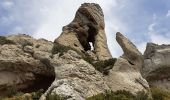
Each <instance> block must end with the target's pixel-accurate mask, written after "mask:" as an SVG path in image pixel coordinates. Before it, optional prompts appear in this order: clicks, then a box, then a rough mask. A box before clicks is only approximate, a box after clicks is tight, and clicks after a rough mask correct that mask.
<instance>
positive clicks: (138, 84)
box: [105, 32, 149, 93]
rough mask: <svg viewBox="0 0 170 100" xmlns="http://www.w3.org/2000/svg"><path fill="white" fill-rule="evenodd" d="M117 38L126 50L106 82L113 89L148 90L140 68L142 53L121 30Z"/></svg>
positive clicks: (134, 91)
mask: <svg viewBox="0 0 170 100" xmlns="http://www.w3.org/2000/svg"><path fill="white" fill-rule="evenodd" d="M116 40H117V42H118V43H119V45H120V46H121V48H122V49H123V51H124V54H123V55H122V56H121V57H119V58H118V59H117V61H116V63H115V65H114V66H113V68H112V69H111V70H110V73H109V75H108V76H106V77H105V78H106V82H107V84H108V86H109V87H111V90H112V91H116V90H127V91H130V92H132V93H136V92H138V91H146V92H147V91H148V90H149V85H148V83H147V81H146V80H145V79H144V78H143V77H142V75H141V73H140V68H142V65H143V57H142V54H141V53H140V52H139V51H138V49H137V48H136V46H135V45H134V44H133V43H132V42H131V41H130V40H129V39H127V38H126V37H125V36H123V35H122V34H121V33H120V32H117V33H116Z"/></svg>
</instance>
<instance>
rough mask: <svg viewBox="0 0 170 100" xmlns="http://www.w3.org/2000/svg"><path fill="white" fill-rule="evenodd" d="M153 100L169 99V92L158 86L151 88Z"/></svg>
mask: <svg viewBox="0 0 170 100" xmlns="http://www.w3.org/2000/svg"><path fill="white" fill-rule="evenodd" d="M151 92H152V97H153V100H170V92H167V91H164V90H162V89H160V88H151Z"/></svg>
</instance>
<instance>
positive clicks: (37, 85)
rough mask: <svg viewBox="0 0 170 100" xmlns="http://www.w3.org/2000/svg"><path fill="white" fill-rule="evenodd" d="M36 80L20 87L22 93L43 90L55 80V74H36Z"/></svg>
mask: <svg viewBox="0 0 170 100" xmlns="http://www.w3.org/2000/svg"><path fill="white" fill-rule="evenodd" d="M36 76H37V77H36V80H34V81H33V83H31V84H30V85H29V87H27V88H25V89H22V90H21V92H23V93H31V92H36V91H39V90H43V92H45V91H46V90H47V89H48V88H49V87H50V86H51V84H52V82H54V80H55V75H50V76H45V75H36Z"/></svg>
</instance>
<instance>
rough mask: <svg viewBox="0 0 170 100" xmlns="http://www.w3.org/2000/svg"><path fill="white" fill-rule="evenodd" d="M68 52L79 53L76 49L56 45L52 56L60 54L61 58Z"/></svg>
mask: <svg viewBox="0 0 170 100" xmlns="http://www.w3.org/2000/svg"><path fill="white" fill-rule="evenodd" d="M68 50H74V51H76V52H78V51H77V50H75V49H74V48H71V47H69V46H64V45H62V44H59V43H55V44H54V46H53V48H52V54H58V53H59V56H62V55H63V54H64V52H67V51H68Z"/></svg>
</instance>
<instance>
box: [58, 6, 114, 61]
mask: <svg viewBox="0 0 170 100" xmlns="http://www.w3.org/2000/svg"><path fill="white" fill-rule="evenodd" d="M55 42H58V43H60V44H63V45H65V46H70V47H72V48H75V49H77V50H79V51H82V50H83V51H87V50H91V46H90V42H91V43H92V45H93V48H94V52H95V54H96V57H97V58H98V59H99V60H105V59H109V58H111V54H110V52H109V50H108V46H107V39H106V35H105V23H104V15H103V11H102V9H101V8H100V6H99V5H98V4H94V3H84V4H82V5H81V7H80V8H79V9H78V10H77V12H76V16H75V18H74V20H73V21H72V22H71V23H70V24H68V25H67V26H65V27H63V32H62V34H61V35H60V36H59V37H58V38H57V39H56V40H55Z"/></svg>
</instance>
